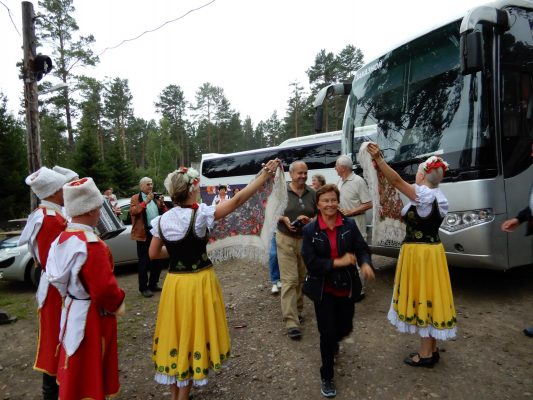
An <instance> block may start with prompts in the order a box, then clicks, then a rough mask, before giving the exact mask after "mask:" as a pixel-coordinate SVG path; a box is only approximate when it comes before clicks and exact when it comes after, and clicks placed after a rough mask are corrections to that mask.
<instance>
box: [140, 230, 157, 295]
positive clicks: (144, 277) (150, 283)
mask: <svg viewBox="0 0 533 400" xmlns="http://www.w3.org/2000/svg"><path fill="white" fill-rule="evenodd" d="M151 242H152V235H150V234H147V235H146V241H144V242H141V241H137V257H138V258H139V269H138V275H139V291H140V292H144V291H145V290H146V289H153V288H155V287H157V284H158V283H159V276H160V275H161V267H162V265H163V262H162V261H161V260H150V257H149V256H148V249H149V248H150V243H151ZM148 273H150V277H148Z"/></svg>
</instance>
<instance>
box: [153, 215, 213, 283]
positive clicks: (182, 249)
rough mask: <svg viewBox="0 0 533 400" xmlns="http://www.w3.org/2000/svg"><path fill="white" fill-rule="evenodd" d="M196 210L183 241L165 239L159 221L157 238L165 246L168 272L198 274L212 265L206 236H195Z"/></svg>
mask: <svg viewBox="0 0 533 400" xmlns="http://www.w3.org/2000/svg"><path fill="white" fill-rule="evenodd" d="M195 221H196V210H195V209H193V210H192V216H191V222H190V223H189V228H188V229H187V233H185V236H184V237H183V239H180V240H175V241H170V240H167V239H165V237H164V236H163V232H162V231H161V219H159V224H158V229H159V236H160V238H161V240H162V241H163V243H164V244H165V246H166V248H167V251H168V254H169V256H170V261H169V267H168V272H170V273H180V272H198V271H200V270H202V269H204V268H207V267H210V266H211V265H212V263H211V260H210V259H209V258H208V257H207V250H206V246H207V234H206V235H205V237H203V238H199V237H197V236H196V232H195V230H194V224H195Z"/></svg>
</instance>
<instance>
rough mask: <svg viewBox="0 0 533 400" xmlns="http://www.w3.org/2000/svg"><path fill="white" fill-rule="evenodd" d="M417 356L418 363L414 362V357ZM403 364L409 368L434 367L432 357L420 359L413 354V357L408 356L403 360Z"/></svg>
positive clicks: (416, 354)
mask: <svg viewBox="0 0 533 400" xmlns="http://www.w3.org/2000/svg"><path fill="white" fill-rule="evenodd" d="M416 356H418V361H415V360H414V357H416ZM403 362H404V363H406V364H407V365H409V366H411V367H425V368H433V366H434V365H435V361H434V360H433V357H426V358H423V357H420V354H418V353H414V356H409V357H407V358H406V359H405V360H403Z"/></svg>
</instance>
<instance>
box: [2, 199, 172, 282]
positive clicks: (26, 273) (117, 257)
mask: <svg viewBox="0 0 533 400" xmlns="http://www.w3.org/2000/svg"><path fill="white" fill-rule="evenodd" d="M169 201H170V198H165V202H166V203H167V205H168V204H169ZM117 205H118V207H120V209H121V211H122V213H121V214H120V215H119V218H120V219H121V220H122V222H123V223H124V225H126V230H124V231H123V232H121V233H120V234H119V235H118V236H115V237H114V238H112V239H108V240H106V243H107V245H108V246H109V249H110V250H111V254H113V260H114V261H115V265H125V264H133V263H136V262H137V245H136V243H135V241H134V240H131V237H130V235H131V216H130V199H129V198H124V199H119V200H118V203H117ZM19 237H20V234H16V235H13V236H8V237H7V238H6V239H4V240H2V241H0V279H5V280H12V281H23V282H28V283H30V284H33V285H34V286H37V285H38V284H39V278H40V277H41V271H40V269H38V268H37V267H36V264H35V262H34V261H33V258H32V256H31V254H30V252H29V251H28V246H27V245H24V246H17V242H18V240H19Z"/></svg>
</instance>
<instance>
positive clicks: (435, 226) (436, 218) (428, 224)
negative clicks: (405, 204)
mask: <svg viewBox="0 0 533 400" xmlns="http://www.w3.org/2000/svg"><path fill="white" fill-rule="evenodd" d="M403 219H404V221H405V225H406V226H405V238H404V239H403V243H429V244H432V243H440V237H439V227H440V224H441V223H442V220H443V219H444V218H442V217H441V216H440V212H439V205H438V203H437V199H435V201H433V204H432V206H431V212H430V213H429V215H428V216H427V217H421V216H420V215H418V211H417V210H416V206H415V205H412V206H411V207H409V209H408V210H407V212H406V213H405V216H404V217H403Z"/></svg>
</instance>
